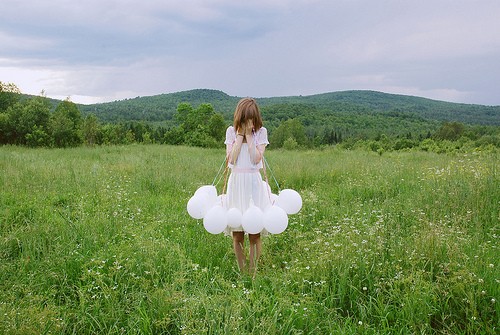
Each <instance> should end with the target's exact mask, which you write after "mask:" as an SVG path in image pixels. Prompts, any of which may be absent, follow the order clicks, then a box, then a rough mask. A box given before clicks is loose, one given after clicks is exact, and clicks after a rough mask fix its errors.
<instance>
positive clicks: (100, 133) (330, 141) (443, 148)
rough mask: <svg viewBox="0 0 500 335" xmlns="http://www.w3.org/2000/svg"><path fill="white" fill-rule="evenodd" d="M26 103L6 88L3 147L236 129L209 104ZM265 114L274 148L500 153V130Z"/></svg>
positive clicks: (387, 117) (370, 117)
mask: <svg viewBox="0 0 500 335" xmlns="http://www.w3.org/2000/svg"><path fill="white" fill-rule="evenodd" d="M22 97H23V96H22V95H21V92H20V91H19V89H18V88H17V87H16V85H14V84H11V83H2V82H0V144H14V145H23V146H30V147H75V146H80V145H90V146H92V145H108V144H110V145H123V144H132V143H145V144H149V143H159V144H171V145H189V146H198V147H223V146H224V144H223V143H224V137H225V130H226V128H227V126H228V125H230V124H231V123H232V122H231V121H232V120H231V119H229V118H228V117H227V116H226V118H225V117H224V114H222V113H220V112H216V111H215V109H214V107H213V106H212V104H209V103H201V104H199V105H198V106H197V107H193V105H191V104H190V103H187V102H183V103H179V104H178V105H177V108H176V111H175V113H174V115H173V116H172V118H171V120H169V121H168V122H157V123H154V122H147V121H144V120H140V121H127V122H103V121H102V120H101V119H100V118H98V117H97V116H96V115H94V114H93V113H86V115H83V114H82V113H81V111H80V109H79V107H78V105H76V104H75V103H73V102H71V101H70V100H69V99H66V100H64V101H60V102H58V103H57V104H55V105H53V104H52V103H51V102H50V101H49V99H47V98H46V97H44V96H43V94H42V95H41V96H37V97H31V98H27V99H25V98H22ZM226 114H227V113H226ZM262 114H263V118H264V121H265V126H266V127H267V128H268V132H269V136H270V142H271V145H270V147H271V148H286V149H304V148H305V149H307V148H320V147H322V146H329V145H339V146H342V147H344V148H346V149H350V148H355V147H363V148H367V149H369V150H373V151H376V152H378V153H383V152H386V151H393V150H411V149H419V150H427V151H436V152H447V151H451V150H457V149H460V148H499V147H500V127H497V126H481V125H466V124H463V123H460V122H456V121H452V122H441V123H440V122H438V121H429V120H425V119H423V118H421V117H419V116H418V115H414V114H408V113H400V112H396V111H390V112H387V113H380V112H377V113H370V112H369V111H364V112H360V111H343V112H338V111H336V112H332V111H328V110H324V111H318V110H317V108H316V107H314V106H310V105H303V104H275V105H266V106H263V108H262Z"/></svg>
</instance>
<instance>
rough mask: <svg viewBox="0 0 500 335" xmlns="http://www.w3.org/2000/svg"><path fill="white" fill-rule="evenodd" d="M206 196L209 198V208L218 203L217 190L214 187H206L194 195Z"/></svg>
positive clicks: (200, 188) (199, 189)
mask: <svg viewBox="0 0 500 335" xmlns="http://www.w3.org/2000/svg"><path fill="white" fill-rule="evenodd" d="M198 194H206V195H207V196H208V202H209V207H211V206H213V205H214V204H215V202H216V201H217V189H216V188H215V186H214V185H204V186H201V187H199V188H198V189H197V190H196V192H194V195H198Z"/></svg>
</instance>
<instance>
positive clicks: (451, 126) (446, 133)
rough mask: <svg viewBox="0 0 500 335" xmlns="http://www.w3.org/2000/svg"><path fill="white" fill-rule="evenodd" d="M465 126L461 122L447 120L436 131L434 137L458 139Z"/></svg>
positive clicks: (450, 139)
mask: <svg viewBox="0 0 500 335" xmlns="http://www.w3.org/2000/svg"><path fill="white" fill-rule="evenodd" d="M464 131H465V126H464V125H463V124H462V123H460V122H445V123H443V125H442V126H441V127H440V128H439V129H438V130H437V131H436V133H435V134H434V138H436V139H438V140H449V141H456V140H458V139H459V138H460V137H462V135H463V133H464Z"/></svg>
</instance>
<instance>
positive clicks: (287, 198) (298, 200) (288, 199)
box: [276, 189, 302, 214]
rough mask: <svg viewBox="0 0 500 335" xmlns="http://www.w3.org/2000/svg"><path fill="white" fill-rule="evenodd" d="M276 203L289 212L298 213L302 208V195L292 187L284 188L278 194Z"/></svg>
mask: <svg viewBox="0 0 500 335" xmlns="http://www.w3.org/2000/svg"><path fill="white" fill-rule="evenodd" d="M276 205H277V206H279V207H281V208H283V209H284V210H285V212H286V213H287V214H296V213H298V212H299V211H300V209H301V208H302V197H301V196H300V194H299V193H298V192H297V191H295V190H292V189H284V190H282V191H281V192H280V193H279V195H278V200H277V201H276Z"/></svg>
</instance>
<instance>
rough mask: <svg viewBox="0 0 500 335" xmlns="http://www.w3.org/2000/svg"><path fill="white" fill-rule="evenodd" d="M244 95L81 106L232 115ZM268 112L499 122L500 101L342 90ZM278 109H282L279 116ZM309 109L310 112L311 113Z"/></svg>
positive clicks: (131, 116)
mask: <svg viewBox="0 0 500 335" xmlns="http://www.w3.org/2000/svg"><path fill="white" fill-rule="evenodd" d="M239 99H240V97H235V96H229V95H227V94H226V93H224V92H221V91H218V90H209V89H195V90H190V91H183V92H177V93H169V94H160V95H155V96H147V97H137V98H133V99H126V100H120V101H114V102H109V103H101V104H92V105H79V108H80V110H81V111H82V112H83V113H84V114H88V113H93V114H95V115H96V116H97V117H98V118H99V119H101V120H102V121H108V122H120V121H132V120H141V121H165V120H171V119H172V118H173V115H174V113H175V111H176V108H177V106H178V104H179V103H182V102H187V103H190V104H191V105H193V106H194V107H196V106H198V105H200V104H202V103H210V104H211V105H212V106H213V107H214V109H215V111H216V112H219V113H222V114H223V115H224V117H225V118H226V119H231V116H232V113H233V111H234V108H235V106H236V103H237V102H238V100H239ZM257 100H258V102H259V104H260V105H261V107H262V109H263V113H264V114H267V116H268V117H270V118H271V119H275V118H277V119H281V120H283V119H288V118H292V117H302V118H304V117H306V118H308V117H318V118H321V117H323V116H325V115H336V114H338V115H345V114H350V113H353V114H358V115H359V114H371V115H377V114H380V115H379V116H391V117H402V118H407V117H412V118H419V119H423V120H427V121H457V122H461V123H465V124H476V125H500V106H483V105H473V104H459V103H451V102H444V101H437V100H431V99H426V98H421V97H415V96H406V95H397V94H388V93H382V92H375V91H342V92H331V93H323V94H315V95H308V96H288V97H273V98H258V99H257ZM275 113H278V114H281V115H280V117H278V115H275ZM306 114H308V115H306Z"/></svg>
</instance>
